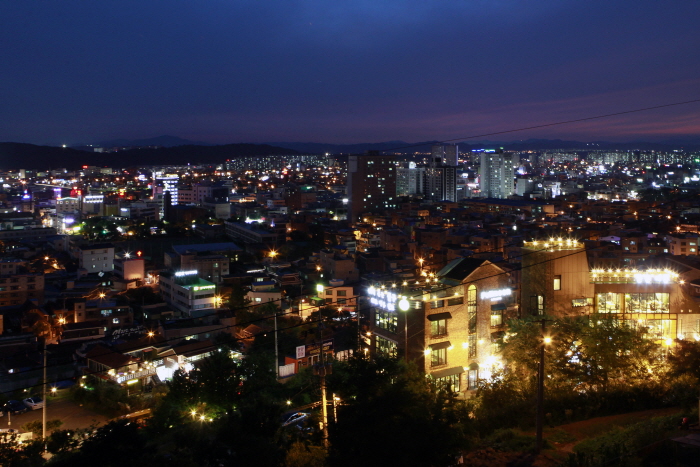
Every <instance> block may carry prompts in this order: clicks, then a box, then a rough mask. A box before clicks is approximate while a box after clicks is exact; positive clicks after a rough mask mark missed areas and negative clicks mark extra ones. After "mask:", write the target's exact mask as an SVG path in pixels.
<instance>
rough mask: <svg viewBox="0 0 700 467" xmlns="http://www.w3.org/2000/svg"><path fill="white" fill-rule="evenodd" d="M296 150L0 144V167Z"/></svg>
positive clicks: (141, 162) (123, 163)
mask: <svg viewBox="0 0 700 467" xmlns="http://www.w3.org/2000/svg"><path fill="white" fill-rule="evenodd" d="M296 153H297V152H296V151H294V150H291V149H285V148H278V147H274V146H269V145H267V144H224V145H221V146H194V145H185V146H175V147H160V148H155V147H141V148H135V149H127V150H123V151H116V152H94V151H93V150H92V148H91V149H90V151H84V150H80V149H75V148H63V147H54V146H35V145H33V144H25V143H0V170H16V169H42V170H44V169H57V168H68V169H75V168H79V167H81V166H83V165H94V166H99V167H139V166H146V165H186V164H220V163H221V162H223V161H225V160H226V159H233V158H237V157H243V156H269V155H289V154H296Z"/></svg>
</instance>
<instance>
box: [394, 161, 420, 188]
mask: <svg viewBox="0 0 700 467" xmlns="http://www.w3.org/2000/svg"><path fill="white" fill-rule="evenodd" d="M425 170H426V169H425V167H416V163H415V162H409V163H408V167H398V168H397V169H396V196H410V195H418V194H423V192H424V191H425V189H424V187H423V184H424V183H425Z"/></svg>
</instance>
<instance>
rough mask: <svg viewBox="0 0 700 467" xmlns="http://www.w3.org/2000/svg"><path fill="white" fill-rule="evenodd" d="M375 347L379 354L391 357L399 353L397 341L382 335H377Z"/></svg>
mask: <svg viewBox="0 0 700 467" xmlns="http://www.w3.org/2000/svg"><path fill="white" fill-rule="evenodd" d="M374 348H375V350H376V353H377V354H381V355H387V356H389V357H396V355H397V344H396V342H394V341H390V340H389V339H385V338H384V337H382V336H376V337H375V340H374Z"/></svg>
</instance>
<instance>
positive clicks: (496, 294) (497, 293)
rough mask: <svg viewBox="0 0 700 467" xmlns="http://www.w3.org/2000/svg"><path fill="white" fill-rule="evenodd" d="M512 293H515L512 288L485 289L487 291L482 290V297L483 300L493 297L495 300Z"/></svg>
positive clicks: (492, 299)
mask: <svg viewBox="0 0 700 467" xmlns="http://www.w3.org/2000/svg"><path fill="white" fill-rule="evenodd" d="M512 293H513V291H512V290H511V289H496V290H485V291H483V292H481V299H482V300H488V299H491V301H492V302H495V301H497V300H500V299H502V298H503V297H507V296H509V295H510V294H512Z"/></svg>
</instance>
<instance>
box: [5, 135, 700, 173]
mask: <svg viewBox="0 0 700 467" xmlns="http://www.w3.org/2000/svg"><path fill="white" fill-rule="evenodd" d="M435 143H437V141H423V142H419V143H407V142H405V141H385V142H381V143H362V144H326V143H313V142H308V143H294V142H277V143H269V144H223V145H211V144H208V143H198V144H195V142H193V141H189V140H185V139H182V138H178V137H176V136H159V137H157V138H150V139H140V140H126V139H120V140H113V141H103V142H101V143H95V144H92V145H84V146H83V145H81V146H77V147H69V148H63V147H55V146H37V145H33V144H25V143H0V170H13V169H14V170H16V169H22V168H23V169H48V168H77V167H80V166H82V165H96V166H101V167H134V166H145V165H168V164H172V165H185V164H188V163H189V164H218V163H221V162H223V161H225V160H226V159H233V158H237V157H242V156H268V155H290V154H324V153H329V154H333V155H340V154H346V155H347V154H362V153H364V152H366V151H371V150H373V151H388V152H396V153H403V154H406V155H409V154H412V153H415V152H419V153H427V152H429V151H430V148H431V146H432V145H433V144H435ZM457 144H459V147H460V152H462V153H464V152H467V151H471V150H472V149H495V148H499V147H502V148H503V149H505V150H507V151H548V150H556V149H560V150H566V151H595V150H623V151H632V150H641V151H650V150H655V151H672V150H679V149H683V150H690V151H698V150H700V137H698V138H685V139H678V140H668V141H662V142H655V143H649V142H638V143H610V142H605V141H595V142H591V143H583V142H580V141H563V140H557V139H555V140H550V139H529V140H524V141H512V142H497V141H468V142H461V143H457ZM95 147H102V148H105V149H113V148H124V149H122V150H118V151H115V152H101V153H100V152H94V148H95Z"/></svg>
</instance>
